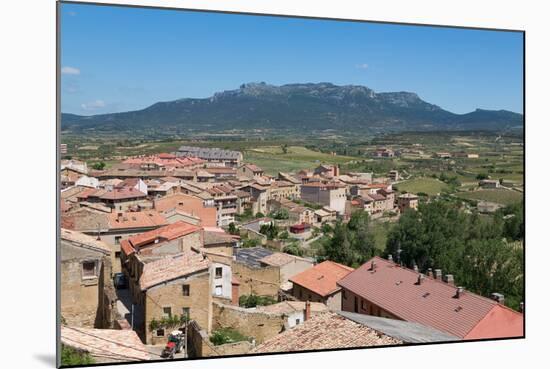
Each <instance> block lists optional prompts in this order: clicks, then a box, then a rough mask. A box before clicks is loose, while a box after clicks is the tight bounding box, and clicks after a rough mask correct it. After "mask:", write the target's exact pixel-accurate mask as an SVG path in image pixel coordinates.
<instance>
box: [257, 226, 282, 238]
mask: <svg viewBox="0 0 550 369" xmlns="http://www.w3.org/2000/svg"><path fill="white" fill-rule="evenodd" d="M260 233H261V234H265V235H266V236H267V239H268V240H274V239H275V238H277V235H278V234H279V227H278V226H277V225H276V224H275V223H269V224H264V225H262V226H261V227H260Z"/></svg>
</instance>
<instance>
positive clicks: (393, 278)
mask: <svg viewBox="0 0 550 369" xmlns="http://www.w3.org/2000/svg"><path fill="white" fill-rule="evenodd" d="M372 261H375V263H376V268H375V270H374V271H373V270H372V269H371V263H372ZM418 275H419V274H418V273H416V272H414V271H413V270H411V269H407V268H403V267H401V266H399V265H397V264H395V263H393V262H390V261H388V260H385V259H382V258H379V257H374V258H373V259H371V260H369V261H368V262H367V263H365V264H363V265H362V266H361V267H360V268H358V269H357V270H355V271H354V272H352V273H350V274H348V275H347V276H346V277H345V278H343V279H342V280H340V281H339V282H338V285H340V286H341V287H343V288H345V289H347V290H349V291H351V292H353V293H354V294H356V295H359V296H361V297H362V298H364V299H366V300H368V301H370V302H372V303H373V304H375V305H377V306H379V307H380V308H382V309H384V310H386V311H388V312H389V313H391V314H393V315H395V316H396V317H398V318H400V319H403V320H406V321H411V322H417V323H420V324H424V325H427V326H430V327H433V328H436V329H438V330H440V331H444V332H447V333H450V334H452V335H454V336H457V337H461V338H466V339H468V338H494V337H502V336H506V337H513V336H522V335H523V314H520V313H518V312H515V311H513V310H511V309H508V308H506V307H504V306H502V305H498V303H497V302H496V301H494V300H491V299H488V298H485V297H482V296H479V295H476V294H474V293H472V292H468V291H464V292H463V294H462V295H461V296H460V297H459V298H456V297H455V295H456V287H454V286H452V285H449V284H447V283H445V282H442V281H439V280H435V279H432V278H425V279H424V280H423V282H422V284H420V285H418V284H417V282H418ZM499 306H500V307H499ZM495 308H496V310H494V309H495ZM501 309H504V310H502V311H501ZM503 311H505V312H503ZM478 325H480V326H479V327H478ZM470 335H471V336H470Z"/></svg>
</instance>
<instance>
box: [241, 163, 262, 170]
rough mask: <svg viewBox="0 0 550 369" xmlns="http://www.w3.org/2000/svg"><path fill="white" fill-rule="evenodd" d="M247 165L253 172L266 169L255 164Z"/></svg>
mask: <svg viewBox="0 0 550 369" xmlns="http://www.w3.org/2000/svg"><path fill="white" fill-rule="evenodd" d="M245 167H247V168H248V169H250V170H251V171H253V172H263V171H264V170H263V169H262V168H260V167H259V166H257V165H255V164H246V165H245Z"/></svg>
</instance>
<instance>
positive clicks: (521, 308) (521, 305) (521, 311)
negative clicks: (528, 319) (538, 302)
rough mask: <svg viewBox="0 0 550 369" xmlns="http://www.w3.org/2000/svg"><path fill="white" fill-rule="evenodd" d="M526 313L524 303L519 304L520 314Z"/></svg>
mask: <svg viewBox="0 0 550 369" xmlns="http://www.w3.org/2000/svg"><path fill="white" fill-rule="evenodd" d="M524 311H525V304H524V303H523V301H522V302H520V303H519V312H520V313H523V312H524Z"/></svg>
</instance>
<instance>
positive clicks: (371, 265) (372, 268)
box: [370, 260, 376, 270]
mask: <svg viewBox="0 0 550 369" xmlns="http://www.w3.org/2000/svg"><path fill="white" fill-rule="evenodd" d="M374 269H376V262H375V261H374V260H373V261H372V262H371V263H370V270H374Z"/></svg>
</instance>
